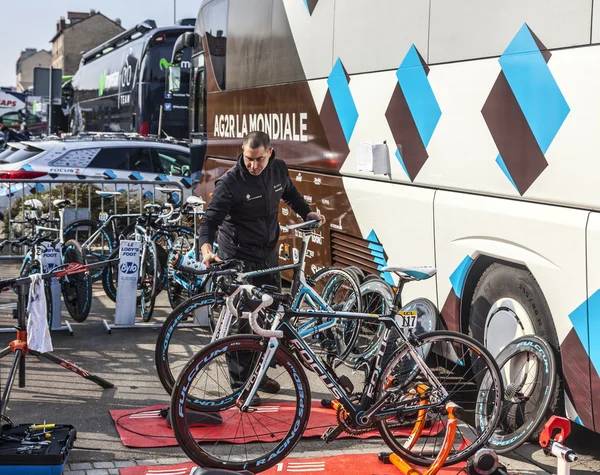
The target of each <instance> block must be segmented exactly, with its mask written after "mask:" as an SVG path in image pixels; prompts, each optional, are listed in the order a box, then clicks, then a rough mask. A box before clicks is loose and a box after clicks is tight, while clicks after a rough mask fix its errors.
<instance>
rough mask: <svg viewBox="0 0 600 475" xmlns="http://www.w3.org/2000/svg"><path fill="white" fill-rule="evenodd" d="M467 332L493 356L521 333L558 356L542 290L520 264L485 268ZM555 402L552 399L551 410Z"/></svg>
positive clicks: (474, 295)
mask: <svg viewBox="0 0 600 475" xmlns="http://www.w3.org/2000/svg"><path fill="white" fill-rule="evenodd" d="M469 333H470V334H471V336H472V337H473V338H475V339H476V340H477V341H479V342H480V343H482V344H484V345H485V347H486V348H487V349H488V350H490V353H492V355H493V356H494V357H497V356H498V354H499V353H500V351H501V350H502V349H503V348H504V347H505V346H507V345H508V344H509V343H511V342H512V341H514V340H516V339H517V338H519V337H521V336H523V335H536V336H538V337H541V338H543V339H544V340H546V341H547V342H548V343H549V345H550V346H551V347H552V349H553V350H554V352H555V354H556V355H558V348H559V343H558V337H557V335H556V329H555V327H554V323H553V321H552V315H551V313H550V308H549V307H548V303H547V302H546V299H545V297H544V294H543V292H542V289H540V286H539V285H538V283H537V281H536V280H535V277H534V276H533V274H532V273H531V272H529V271H528V270H527V269H523V268H520V267H513V266H508V265H504V264H499V263H494V264H492V265H490V266H489V267H488V268H487V269H486V270H485V271H484V273H483V274H482V275H481V277H480V279H479V282H478V283H477V286H476V287H475V292H474V293H473V299H472V301H471V311H470V315H469ZM488 333H489V335H490V338H489V339H488V337H487V335H488ZM557 367H560V364H557ZM559 381H560V379H559ZM557 402H558V401H557V400H556V399H555V400H554V401H553V402H552V407H550V410H551V411H553V410H554V409H556V407H557V405H558V404H557Z"/></svg>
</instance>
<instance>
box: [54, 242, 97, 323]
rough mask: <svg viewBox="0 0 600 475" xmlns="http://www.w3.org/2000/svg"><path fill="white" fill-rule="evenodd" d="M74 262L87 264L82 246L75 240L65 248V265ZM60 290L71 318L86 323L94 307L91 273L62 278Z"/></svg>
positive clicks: (67, 243)
mask: <svg viewBox="0 0 600 475" xmlns="http://www.w3.org/2000/svg"><path fill="white" fill-rule="evenodd" d="M72 262H76V263H78V264H83V265H85V264H86V262H85V257H84V254H83V250H82V249H81V245H80V244H79V243H78V242H77V241H74V240H70V241H67V242H66V243H65V245H64V247H63V263H64V264H65V265H68V264H70V263H72ZM60 288H61V291H62V294H63V299H64V301H65V306H66V307H67V311H68V312H69V315H71V318H73V320H75V321H76V322H83V321H85V319H86V318H87V317H88V315H89V314H90V310H91V307H92V279H91V278H90V275H89V273H87V272H81V273H78V274H72V275H67V276H64V277H61V279H60Z"/></svg>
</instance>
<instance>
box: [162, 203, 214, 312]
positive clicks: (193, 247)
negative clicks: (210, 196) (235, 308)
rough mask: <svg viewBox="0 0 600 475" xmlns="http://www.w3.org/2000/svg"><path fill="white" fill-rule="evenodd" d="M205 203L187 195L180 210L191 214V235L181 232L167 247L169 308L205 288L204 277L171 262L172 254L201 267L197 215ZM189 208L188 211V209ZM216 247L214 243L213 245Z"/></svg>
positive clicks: (200, 213) (202, 211) (186, 264)
mask: <svg viewBox="0 0 600 475" xmlns="http://www.w3.org/2000/svg"><path fill="white" fill-rule="evenodd" d="M205 204H206V203H205V202H204V200H203V199H202V198H199V197H198V196H188V197H187V199H186V206H185V207H184V209H183V210H182V213H183V214H190V215H192V216H193V220H194V228H193V235H192V236H188V235H185V234H181V235H180V236H179V237H178V238H177V239H175V241H174V243H173V245H172V246H171V248H170V249H169V257H168V259H167V273H168V278H169V282H168V286H167V293H168V296H169V303H170V304H171V308H173V309H175V308H177V306H178V305H179V304H181V303H182V302H184V301H186V300H187V299H189V298H190V297H191V296H193V295H195V294H197V293H200V292H203V291H205V290H206V285H205V284H206V277H205V276H198V275H196V274H190V273H188V272H184V271H182V270H181V269H177V268H175V267H174V266H173V265H172V264H171V262H172V261H173V255H174V254H181V255H182V256H183V265H185V266H194V268H199V269H203V268H204V266H201V265H200V263H201V262H202V259H201V258H200V245H199V235H198V217H199V216H200V217H201V216H204V205H205ZM188 210H189V211H188ZM213 247H216V245H213Z"/></svg>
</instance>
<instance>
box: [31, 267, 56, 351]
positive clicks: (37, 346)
mask: <svg viewBox="0 0 600 475" xmlns="http://www.w3.org/2000/svg"><path fill="white" fill-rule="evenodd" d="M29 277H31V287H29V303H28V305H27V309H28V311H29V319H28V320H27V346H28V347H29V349H31V350H34V351H39V352H40V353H47V352H49V351H52V338H51V337H50V330H49V328H48V320H47V313H48V309H47V306H46V292H45V291H44V280H43V279H42V277H41V275H40V274H31V275H30V276H29Z"/></svg>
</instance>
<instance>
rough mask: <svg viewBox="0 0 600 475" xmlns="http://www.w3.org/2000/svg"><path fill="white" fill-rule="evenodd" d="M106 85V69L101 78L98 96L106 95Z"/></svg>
mask: <svg viewBox="0 0 600 475" xmlns="http://www.w3.org/2000/svg"><path fill="white" fill-rule="evenodd" d="M105 83H106V69H105V70H104V71H103V72H102V75H101V76H100V87H99V88H98V95H99V96H101V95H103V94H104V84H105Z"/></svg>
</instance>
